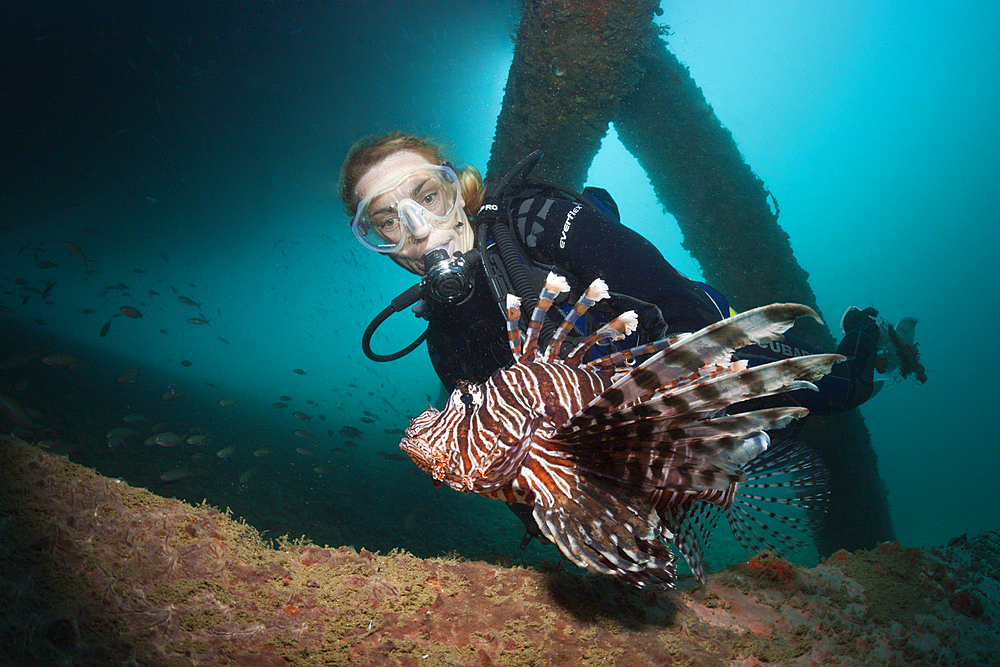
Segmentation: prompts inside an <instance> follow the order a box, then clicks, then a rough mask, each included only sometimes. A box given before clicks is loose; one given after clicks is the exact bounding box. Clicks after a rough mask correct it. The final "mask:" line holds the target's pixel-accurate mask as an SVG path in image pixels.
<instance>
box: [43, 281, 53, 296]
mask: <svg viewBox="0 0 1000 667" xmlns="http://www.w3.org/2000/svg"><path fill="white" fill-rule="evenodd" d="M55 286H56V284H55V283H50V282H46V283H45V290H44V291H43V292H42V298H43V299H44V298H45V297H47V296H48V295H49V294H50V293H51V292H52V288H53V287H55Z"/></svg>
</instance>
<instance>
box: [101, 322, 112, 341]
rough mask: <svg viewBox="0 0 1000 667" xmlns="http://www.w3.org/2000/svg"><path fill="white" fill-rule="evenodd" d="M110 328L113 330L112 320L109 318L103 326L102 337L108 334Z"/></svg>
mask: <svg viewBox="0 0 1000 667" xmlns="http://www.w3.org/2000/svg"><path fill="white" fill-rule="evenodd" d="M110 330H111V320H108V321H107V322H105V323H104V326H103V327H101V338H104V337H105V336H107V335H108V331H110Z"/></svg>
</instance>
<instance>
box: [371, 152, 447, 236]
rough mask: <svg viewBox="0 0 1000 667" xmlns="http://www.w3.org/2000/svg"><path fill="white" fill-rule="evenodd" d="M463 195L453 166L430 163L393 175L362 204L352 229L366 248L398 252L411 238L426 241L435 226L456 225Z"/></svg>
mask: <svg viewBox="0 0 1000 667" xmlns="http://www.w3.org/2000/svg"><path fill="white" fill-rule="evenodd" d="M461 195H462V188H461V187H460V186H459V181H458V176H457V175H456V174H455V171H454V170H453V169H452V168H451V167H447V166H438V165H432V164H428V165H422V166H420V167H417V168H415V169H407V170H405V171H403V172H402V173H398V172H397V173H391V174H389V175H388V176H387V177H386V178H385V179H383V180H382V182H381V183H380V184H379V185H378V186H377V187H376V188H375V190H374V192H372V193H371V194H370V195H368V196H367V197H365V198H364V199H362V200H361V203H360V204H358V210H357V213H355V215H354V221H353V222H352V223H351V229H352V230H353V231H354V235H355V236H356V237H357V238H358V240H359V241H361V243H362V245H364V246H365V247H367V248H371V249H372V250H374V251H375V252H380V253H391V252H396V251H398V250H401V249H402V248H403V246H404V245H406V238H407V236H411V237H413V238H414V239H423V238H426V237H427V235H428V234H430V232H431V226H432V225H433V226H434V227H438V228H444V229H448V228H451V227H452V226H454V217H455V213H456V211H457V209H458V204H459V202H460V201H461V198H462V196H461ZM446 223H451V224H446ZM404 227H405V228H406V229H405V230H404Z"/></svg>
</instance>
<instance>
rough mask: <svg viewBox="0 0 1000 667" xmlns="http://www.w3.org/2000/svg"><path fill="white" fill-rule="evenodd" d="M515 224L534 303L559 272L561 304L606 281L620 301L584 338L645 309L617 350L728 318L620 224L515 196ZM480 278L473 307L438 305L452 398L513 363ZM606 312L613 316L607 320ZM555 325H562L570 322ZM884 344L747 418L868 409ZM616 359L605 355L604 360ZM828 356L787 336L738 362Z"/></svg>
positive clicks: (559, 203)
mask: <svg viewBox="0 0 1000 667" xmlns="http://www.w3.org/2000/svg"><path fill="white" fill-rule="evenodd" d="M612 206H613V204H612ZM509 219H510V220H511V227H512V230H513V232H514V234H515V237H516V239H517V241H518V242H519V244H520V246H521V252H522V254H523V256H524V257H525V258H526V259H527V260H530V263H531V264H533V265H534V266H535V267H537V269H538V270H537V271H535V273H534V283H535V284H534V292H533V294H537V293H538V291H539V289H540V288H541V286H542V283H543V281H544V277H545V274H546V273H547V272H548V271H549V270H552V271H555V272H556V273H559V274H560V275H563V276H564V277H566V278H567V280H569V283H570V285H571V286H572V287H573V288H574V289H572V290H571V291H570V292H569V293H568V294H566V295H561V299H559V300H557V302H556V303H557V304H560V303H562V304H572V303H573V302H574V301H575V300H576V297H577V296H578V295H579V291H580V290H581V289H583V288H585V287H586V286H587V285H589V284H590V282H591V281H593V280H594V279H595V278H603V279H604V281H605V282H606V283H607V284H608V287H609V289H610V291H611V298H609V299H606V300H604V301H601V302H599V303H598V304H597V305H596V306H595V307H594V308H593V310H594V311H595V314H596V317H592V318H591V319H590V320H588V322H587V324H586V328H585V331H583V332H582V333H585V334H589V333H591V332H592V331H593V330H594V329H595V328H596V327H597V326H598V325H599V324H603V323H604V322H607V321H608V320H610V319H611V317H613V316H616V315H618V314H620V313H622V312H624V311H626V310H630V309H631V310H635V311H636V313H637V315H638V317H639V327H638V329H637V330H636V332H635V333H633V334H632V335H631V336H629V337H628V338H626V339H625V340H624V341H619V342H618V343H617V344H616V346H615V347H616V348H617V349H626V348H628V347H632V346H635V345H640V344H643V343H647V342H650V341H653V340H657V339H659V338H663V337H664V336H665V335H669V334H676V333H681V332H689V331H697V330H698V329H701V328H702V327H704V326H706V325H708V324H711V323H712V322H716V321H718V320H720V319H722V317H723V312H722V309H720V306H719V305H717V304H716V303H715V302H714V301H713V300H712V298H711V297H709V296H708V294H707V293H706V292H705V291H704V290H703V289H702V288H701V286H700V285H699V284H698V283H696V282H694V281H692V280H690V279H688V278H686V277H685V276H684V275H683V274H681V273H680V272H679V271H677V270H676V269H675V268H674V267H673V266H671V265H670V263H669V262H667V260H665V259H664V258H663V256H662V255H661V254H660V252H659V251H658V250H657V249H656V248H655V247H654V246H653V244H651V243H650V242H649V241H647V240H646V239H645V238H644V237H642V236H641V235H639V234H638V233H636V232H635V231H633V230H631V229H629V228H628V227H626V226H625V225H623V224H622V223H620V222H619V221H618V220H616V219H615V218H614V217H612V216H611V215H605V214H603V213H601V212H600V211H598V210H596V209H595V208H593V207H590V206H586V205H583V204H581V203H578V202H575V201H571V200H567V199H557V198H551V197H529V198H518V197H514V198H512V200H511V201H510V210H509ZM475 271H476V272H477V273H476V276H475V281H476V288H475V290H474V292H473V295H472V296H471V297H470V298H469V300H468V301H466V302H465V303H463V304H461V305H457V306H448V305H444V306H442V305H436V306H434V307H433V308H432V309H431V312H430V315H429V318H428V319H429V326H428V330H427V348H428V351H429V352H430V357H431V362H432V363H433V365H434V369H435V370H436V371H437V374H438V377H440V378H441V382H442V383H443V384H444V386H445V388H446V389H447V390H448V391H451V390H452V389H454V388H455V385H456V383H457V382H458V381H459V380H469V381H472V382H477V383H481V382H484V381H486V380H487V379H488V378H489V377H490V376H491V375H492V374H493V373H494V372H495V371H497V370H498V369H500V368H504V367H506V366H509V365H510V364H511V363H513V358H512V356H511V353H510V349H509V348H508V343H507V331H506V324H505V319H504V314H503V313H502V312H501V310H500V308H499V307H498V306H497V304H496V302H495V301H494V300H493V297H492V295H491V294H490V290H489V287H488V285H487V284H486V279H485V275H484V272H483V269H482V266H481V265H480V264H479V263H476V265H475ZM723 308H727V306H725V305H723ZM601 313H604V314H605V315H606V316H605V317H604V318H603V319H601ZM728 314H729V313H728V312H726V313H725V315H728ZM550 316H552V317H554V318H556V320H557V321H558V320H559V319H561V314H557V313H550ZM877 341H878V328H877V326H876V325H875V324H874V322H872V323H871V326H870V327H867V328H865V329H863V330H855V331H851V332H849V333H848V334H847V335H846V336H845V337H844V340H843V341H841V344H840V346H839V349H838V352H840V353H841V354H844V355H845V356H847V357H848V361H846V362H843V363H839V364H835V365H834V367H833V369H832V371H831V373H830V374H829V375H827V376H826V377H824V378H823V379H821V380H819V381H818V382H817V383H816V384H817V386H818V387H819V388H820V391H818V392H815V391H811V390H799V391H795V392H789V393H785V394H780V395H778V396H775V397H770V398H768V399H762V400H758V401H755V402H750V403H744V404H741V405H740V406H739V411H743V410H746V409H751V408H759V407H763V406H764V405H801V406H803V407H807V408H809V409H810V411H811V412H813V413H814V414H833V413H837V412H843V411H845V410H848V409H850V408H853V407H856V406H858V405H860V404H861V403H863V402H864V401H866V400H868V398H869V397H870V396H871V393H872V367H873V364H874V353H875V346H876V344H877ZM607 352H608V350H595V353H594V356H601V355H603V354H606V353H607ZM820 352H821V350H819V349H818V348H816V347H815V346H813V345H811V344H809V343H807V342H806V341H804V340H802V339H800V338H798V337H796V336H794V335H793V334H791V333H787V334H785V338H784V340H782V341H776V342H774V343H772V344H771V345H768V346H758V345H751V346H748V347H746V348H743V349H742V350H740V351H738V352H737V355H738V356H739V357H741V358H745V359H747V360H748V361H749V362H750V364H751V365H758V364H762V363H767V362H770V361H775V360H777V359H783V358H787V357H791V356H799V355H803V354H818V353H820Z"/></svg>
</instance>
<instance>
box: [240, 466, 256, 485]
mask: <svg viewBox="0 0 1000 667" xmlns="http://www.w3.org/2000/svg"><path fill="white" fill-rule="evenodd" d="M255 472H257V469H256V468H250V470H247V471H245V472H244V473H243V474H242V475H240V484H246V483H247V482H249V481H250V478H251V477H253V475H254V473H255Z"/></svg>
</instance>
